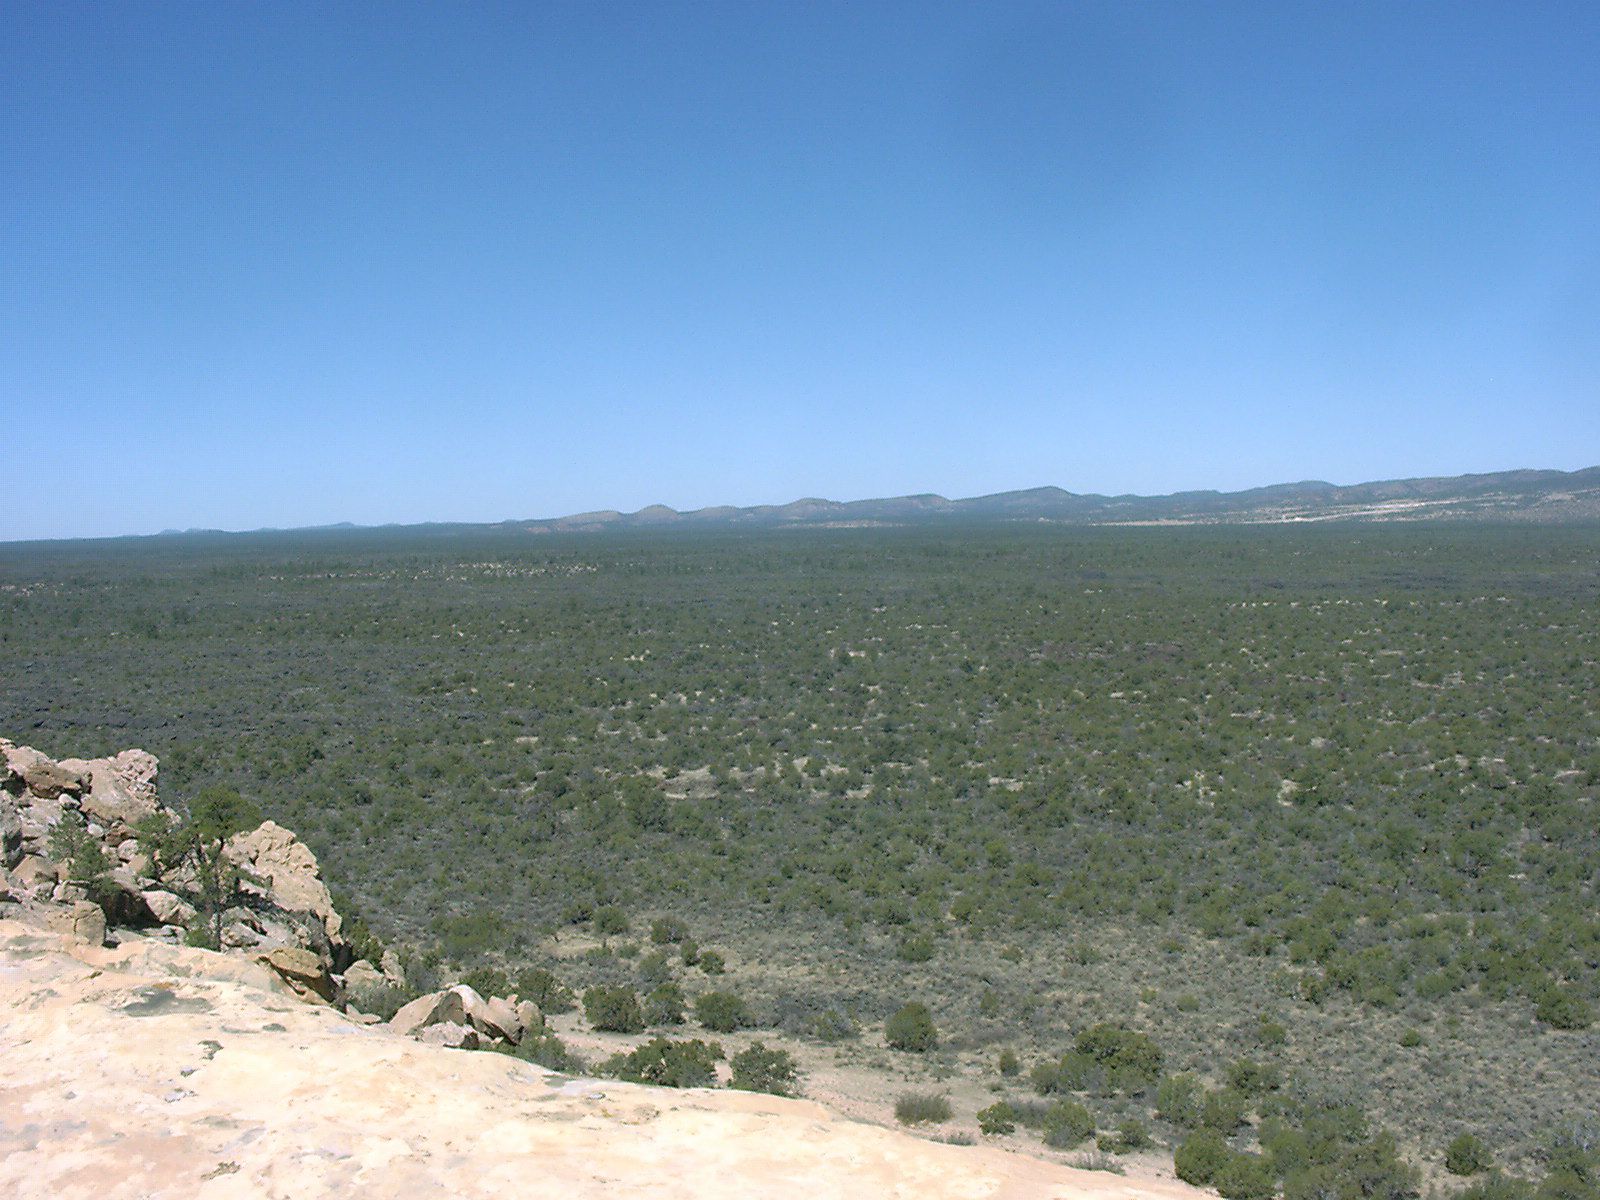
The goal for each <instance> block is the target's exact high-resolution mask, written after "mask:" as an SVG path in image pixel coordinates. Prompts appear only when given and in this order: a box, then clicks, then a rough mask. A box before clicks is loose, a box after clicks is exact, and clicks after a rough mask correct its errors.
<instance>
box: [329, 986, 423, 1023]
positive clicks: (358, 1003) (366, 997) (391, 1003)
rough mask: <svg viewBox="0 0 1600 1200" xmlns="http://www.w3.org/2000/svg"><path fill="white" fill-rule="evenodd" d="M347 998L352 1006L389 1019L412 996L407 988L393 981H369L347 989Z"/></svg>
mask: <svg viewBox="0 0 1600 1200" xmlns="http://www.w3.org/2000/svg"><path fill="white" fill-rule="evenodd" d="M345 999H346V1000H348V1001H349V1003H350V1006H351V1007H352V1008H355V1009H358V1010H359V1011H361V1012H364V1013H371V1014H373V1015H374V1016H377V1017H382V1018H383V1019H384V1020H385V1021H387V1020H389V1019H390V1018H391V1017H393V1016H394V1015H395V1013H397V1012H399V1011H400V1009H401V1008H402V1007H403V1006H404V1005H405V1003H406V1002H407V1001H408V1000H410V999H411V996H410V994H409V993H407V991H406V990H405V988H402V987H396V986H395V985H394V984H392V983H388V982H382V983H368V984H363V985H361V986H358V987H352V988H349V989H347V991H346V994H345Z"/></svg>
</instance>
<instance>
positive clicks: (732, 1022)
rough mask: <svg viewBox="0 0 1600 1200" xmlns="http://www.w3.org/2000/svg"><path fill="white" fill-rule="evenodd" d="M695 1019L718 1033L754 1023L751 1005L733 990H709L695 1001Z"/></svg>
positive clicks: (730, 1031) (728, 1031)
mask: <svg viewBox="0 0 1600 1200" xmlns="http://www.w3.org/2000/svg"><path fill="white" fill-rule="evenodd" d="M694 1016H695V1020H697V1021H699V1022H700V1024H702V1025H704V1026H705V1027H706V1028H707V1029H710V1030H714V1031H715V1032H717V1033H732V1032H733V1031H734V1030H735V1029H743V1028H744V1027H745V1026H747V1025H750V1024H752V1023H753V1022H752V1019H751V1016H750V1006H749V1005H747V1004H746V1003H745V1002H744V1001H743V1000H741V999H739V997H738V996H735V995H734V994H733V993H732V992H707V993H706V994H705V995H703V996H701V997H700V998H699V999H697V1000H696V1001H695V1002H694Z"/></svg>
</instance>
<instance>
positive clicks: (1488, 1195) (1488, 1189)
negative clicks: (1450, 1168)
mask: <svg viewBox="0 0 1600 1200" xmlns="http://www.w3.org/2000/svg"><path fill="white" fill-rule="evenodd" d="M1533 1194H1534V1193H1533V1187H1532V1185H1531V1184H1529V1183H1528V1181H1527V1180H1525V1179H1518V1178H1517V1177H1516V1176H1514V1175H1502V1174H1501V1173H1500V1172H1499V1171H1491V1172H1489V1174H1487V1175H1485V1176H1484V1177H1483V1178H1482V1179H1479V1180H1477V1181H1475V1182H1474V1183H1471V1184H1469V1185H1468V1186H1466V1187H1464V1188H1462V1189H1461V1190H1460V1191H1459V1192H1457V1193H1456V1200H1531V1198H1532V1196H1533Z"/></svg>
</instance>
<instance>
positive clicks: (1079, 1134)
mask: <svg viewBox="0 0 1600 1200" xmlns="http://www.w3.org/2000/svg"><path fill="white" fill-rule="evenodd" d="M1093 1136H1094V1117H1093V1116H1092V1115H1090V1113H1089V1110H1088V1109H1087V1108H1085V1107H1084V1106H1083V1105H1081V1104H1079V1103H1078V1102H1077V1101H1075V1100H1059V1101H1057V1102H1056V1103H1055V1104H1052V1105H1051V1106H1050V1107H1049V1108H1048V1109H1047V1110H1046V1111H1045V1115H1044V1144H1045V1145H1046V1146H1049V1147H1050V1148H1051V1149H1052V1150H1070V1149H1072V1147H1074V1146H1076V1145H1079V1144H1080V1143H1082V1142H1086V1141H1088V1140H1089V1139H1090V1138H1092V1137H1093Z"/></svg>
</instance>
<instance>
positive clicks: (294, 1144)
mask: <svg viewBox="0 0 1600 1200" xmlns="http://www.w3.org/2000/svg"><path fill="white" fill-rule="evenodd" d="M0 1056H3V1061H4V1062H5V1064H6V1069H5V1071H4V1073H3V1075H0V1195H3V1196H6V1197H8V1198H14V1200H125V1198H126V1200H133V1198H135V1197H141V1198H142V1197H155V1198H166V1197H171V1198H178V1197H182V1198H183V1200H189V1198H191V1197H192V1198H194V1200H242V1198H258V1197H259V1198H263V1200H264V1198H267V1197H286V1198H287V1197H293V1198H294V1200H319V1198H321V1197H330V1198H331V1197H340V1198H342V1200H349V1198H356V1200H365V1198H369V1197H370V1198H372V1200H379V1198H381V1200H410V1198H416V1200H424V1198H426V1200H434V1198H435V1197H442V1196H449V1197H453V1198H457V1200H479V1198H483V1200H488V1198H490V1197H492V1198H494V1200H511V1198H515V1200H545V1198H549V1200H555V1198H558V1197H559V1198H560V1200H599V1198H601V1197H607V1198H609V1197H614V1196H630V1197H647V1198H651V1200H655V1198H661V1200H667V1198H684V1200H687V1198H690V1197H695V1198H704V1200H715V1198H718V1197H737V1200H752V1198H760V1200H787V1198H789V1197H794V1198H795V1200H830V1198H835V1197H837V1198H841V1200H842V1198H849V1200H875V1198H878V1197H883V1198H900V1197H903V1198H905V1200H940V1198H944V1197H960V1198H962V1200H979V1198H987V1197H993V1198H995V1200H1199V1198H1200V1197H1201V1196H1202V1195H1203V1194H1202V1193H1199V1192H1196V1191H1194V1190H1193V1189H1190V1188H1187V1187H1185V1186H1184V1185H1182V1184H1175V1183H1170V1182H1164V1181H1159V1180H1136V1179H1131V1178H1123V1177H1119V1176H1116V1175H1108V1174H1104V1173H1100V1172H1091V1171H1081V1170H1075V1169H1073V1168H1069V1167H1061V1166H1056V1165H1053V1164H1049V1163H1045V1162H1041V1161H1039V1160H1036V1159H1031V1158H1026V1157H1022V1156H1018V1155H1010V1154H1006V1153H1004V1152H1002V1151H998V1150H994V1149H991V1148H988V1147H983V1146H973V1147H964V1146H947V1145H942V1144H938V1143H933V1142H928V1141H925V1140H923V1139H920V1138H917V1137H914V1136H912V1135H909V1134H905V1133H899V1132H896V1131H893V1130H887V1129H881V1128H878V1127H875V1126H871V1125H863V1124H860V1123H857V1122H852V1121H847V1120H844V1119H842V1118H840V1117H839V1116H837V1115H835V1114H833V1113H831V1112H829V1111H828V1110H827V1109H824V1108H823V1107H821V1106H820V1105H817V1104H813V1103H810V1102H807V1101H799V1100H779V1099H775V1098H772V1097H766V1096H756V1095H750V1094H747V1093H741V1092H713V1091H703V1090H685V1091H669V1090H664V1089H662V1090H658V1089H652V1088H642V1087H635V1086H632V1085H629V1084H623V1083H614V1082H609V1081H606V1082H600V1081H594V1080H565V1079H563V1078H561V1077H560V1076H555V1075H551V1074H550V1073H548V1072H546V1071H543V1070H541V1069H540V1068H538V1067H534V1066H530V1065H528V1064H525V1063H522V1062H518V1061H517V1060H515V1059H512V1058H508V1057H506V1056H504V1055H500V1054H486V1053H470V1052H464V1051H459V1050H444V1049H437V1048H434V1047H429V1046H424V1045H420V1044H418V1043H417V1042H414V1041H411V1040H409V1039H406V1038H401V1037H396V1036H394V1035H393V1034H392V1033H390V1032H388V1031H386V1030H384V1029H383V1028H381V1027H378V1028H369V1027H365V1026H361V1025H358V1024H355V1023H353V1022H351V1021H349V1020H347V1019H346V1018H344V1017H342V1016H340V1015H339V1014H337V1013H335V1012H333V1011H332V1010H330V1009H327V1008H321V1007H313V1006H309V1005H305V1004H302V1003H300V1002H299V1001H297V1000H295V999H293V998H292V997H291V996H289V995H287V994H286V989H285V986H284V985H283V984H282V983H281V981H279V980H277V979H276V977H275V976H274V975H273V974H272V973H271V972H270V971H268V970H267V969H266V968H265V967H262V966H260V965H258V964H252V963H248V962H244V961H242V960H239V959H236V958H228V957H225V956H221V955H215V954H209V953H207V952H205V951H201V950H194V949H189V948H186V947H178V946H169V945H164V944H161V943H157V942H153V941H149V940H139V941H135V942H130V943H128V944H125V945H123V946H120V947H115V948H110V949H106V948H100V947H92V946H87V945H83V944H72V943H69V942H68V941H67V940H65V939H63V938H61V937H59V936H55V935H51V934H46V933H41V932H38V931H37V930H34V929H32V928H29V927H26V926H23V925H21V924H19V923H17V922H13V921H0Z"/></svg>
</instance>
